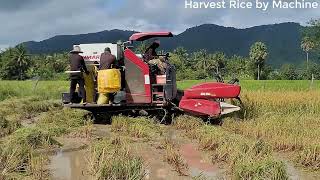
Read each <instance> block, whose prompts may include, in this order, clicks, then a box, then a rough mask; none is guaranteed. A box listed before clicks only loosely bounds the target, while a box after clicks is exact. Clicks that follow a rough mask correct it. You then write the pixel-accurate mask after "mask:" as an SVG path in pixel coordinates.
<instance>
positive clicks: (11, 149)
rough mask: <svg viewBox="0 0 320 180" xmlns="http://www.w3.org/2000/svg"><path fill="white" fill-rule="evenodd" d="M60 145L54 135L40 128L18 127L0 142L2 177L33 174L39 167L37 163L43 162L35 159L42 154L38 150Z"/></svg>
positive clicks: (0, 169)
mask: <svg viewBox="0 0 320 180" xmlns="http://www.w3.org/2000/svg"><path fill="white" fill-rule="evenodd" d="M58 145H59V144H58V142H56V141H55V140H54V139H53V138H52V136H50V135H49V134H48V133H46V132H44V131H42V130H41V129H39V128H36V127H34V128H20V129H18V130H17V131H15V132H14V133H12V134H11V135H9V136H6V137H5V138H3V139H2V141H1V142H0V177H1V176H3V177H5V178H7V179H15V178H16V177H17V176H19V175H31V176H33V175H34V174H33V173H35V170H36V169H38V168H39V166H38V165H37V163H40V162H41V163H43V162H42V161H40V160H37V161H35V159H36V158H38V157H39V156H40V155H39V154H38V153H36V150H37V149H46V148H50V147H54V146H58ZM31 165H32V167H31ZM16 179H20V178H16Z"/></svg>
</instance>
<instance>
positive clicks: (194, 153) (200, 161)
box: [180, 143, 224, 179]
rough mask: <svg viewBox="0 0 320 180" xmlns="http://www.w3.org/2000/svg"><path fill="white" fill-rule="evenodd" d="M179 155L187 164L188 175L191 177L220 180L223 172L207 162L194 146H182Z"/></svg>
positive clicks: (190, 144)
mask: <svg viewBox="0 0 320 180" xmlns="http://www.w3.org/2000/svg"><path fill="white" fill-rule="evenodd" d="M180 153H181V155H182V157H183V158H184V159H185V160H186V162H187V163H188V166H189V173H190V175H191V176H192V177H197V176H203V177H207V178H208V179H222V177H223V173H224V171H223V170H222V169H219V168H218V167H217V166H216V165H212V164H211V163H210V162H207V160H206V159H205V158H204V157H203V155H202V154H201V152H200V151H199V150H198V149H197V147H196V146H195V145H194V144H192V143H187V144H182V145H181V147H180Z"/></svg>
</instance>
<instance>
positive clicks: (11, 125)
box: [0, 115, 21, 138]
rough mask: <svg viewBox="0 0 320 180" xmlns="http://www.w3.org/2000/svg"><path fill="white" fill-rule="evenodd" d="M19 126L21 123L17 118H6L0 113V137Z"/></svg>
mask: <svg viewBox="0 0 320 180" xmlns="http://www.w3.org/2000/svg"><path fill="white" fill-rule="evenodd" d="M20 127H21V124H20V122H19V121H17V120H11V121H9V120H7V119H6V118H5V117H3V116H1V115H0V138H1V137H3V136H6V135H8V134H11V133H13V132H14V131H15V130H17V129H18V128H20Z"/></svg>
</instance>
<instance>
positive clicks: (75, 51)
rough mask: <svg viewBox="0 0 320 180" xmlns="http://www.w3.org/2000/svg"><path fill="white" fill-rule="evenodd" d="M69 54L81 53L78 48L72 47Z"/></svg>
mask: <svg viewBox="0 0 320 180" xmlns="http://www.w3.org/2000/svg"><path fill="white" fill-rule="evenodd" d="M70 53H83V52H82V51H81V48H80V46H73V50H72V51H70Z"/></svg>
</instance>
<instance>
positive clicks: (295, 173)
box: [275, 154, 320, 180]
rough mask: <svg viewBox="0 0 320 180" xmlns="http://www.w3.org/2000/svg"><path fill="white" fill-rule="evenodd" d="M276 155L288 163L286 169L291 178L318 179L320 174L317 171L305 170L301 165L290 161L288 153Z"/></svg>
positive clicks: (295, 179)
mask: <svg viewBox="0 0 320 180" xmlns="http://www.w3.org/2000/svg"><path fill="white" fill-rule="evenodd" d="M275 157H276V158H277V159H279V160H281V161H282V162H283V163H284V164H285V165H286V171H287V173H288V176H289V179H290V180H304V179H305V180H318V179H320V174H319V173H316V172H308V171H305V170H303V169H302V168H301V167H300V168H299V167H296V166H295V165H294V164H293V163H292V162H291V161H289V160H288V159H289V157H288V155H285V154H275Z"/></svg>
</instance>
